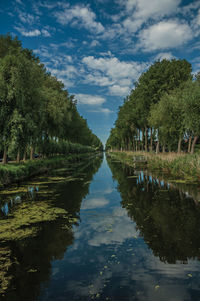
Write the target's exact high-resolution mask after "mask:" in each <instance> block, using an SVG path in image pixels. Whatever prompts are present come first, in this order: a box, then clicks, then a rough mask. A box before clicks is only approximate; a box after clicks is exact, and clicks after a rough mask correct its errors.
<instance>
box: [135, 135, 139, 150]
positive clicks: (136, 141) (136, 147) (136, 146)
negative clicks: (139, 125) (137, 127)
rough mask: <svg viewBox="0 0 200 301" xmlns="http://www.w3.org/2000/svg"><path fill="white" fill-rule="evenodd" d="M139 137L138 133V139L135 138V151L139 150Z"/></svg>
mask: <svg viewBox="0 0 200 301" xmlns="http://www.w3.org/2000/svg"><path fill="white" fill-rule="evenodd" d="M137 139H138V137H137V135H136V140H135V151H136V152H137V151H138V140H137Z"/></svg>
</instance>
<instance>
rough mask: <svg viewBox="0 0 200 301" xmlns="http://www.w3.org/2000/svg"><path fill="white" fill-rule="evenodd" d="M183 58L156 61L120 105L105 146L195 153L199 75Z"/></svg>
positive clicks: (199, 109)
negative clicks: (193, 71) (194, 74)
mask: <svg viewBox="0 0 200 301" xmlns="http://www.w3.org/2000/svg"><path fill="white" fill-rule="evenodd" d="M191 72H192V68H191V65H190V64H189V63H188V62H187V61H186V60H175V59H173V60H170V61H169V60H162V61H157V62H155V63H154V64H153V65H152V66H150V68H149V69H148V70H147V71H146V72H144V73H143V74H142V75H141V76H140V78H139V80H138V82H137V83H136V84H135V88H134V89H133V90H132V91H131V93H130V95H129V96H127V98H126V99H125V101H124V104H123V105H122V106H121V107H119V112H118V117H117V120H116V122H115V126H114V128H112V129H111V132H110V136H109V138H108V140H107V144H106V148H107V149H115V150H133V151H139V150H145V151H156V153H158V152H159V151H161V150H162V151H163V152H165V151H166V150H167V151H177V152H178V153H180V152H181V151H182V150H184V151H185V152H188V153H194V149H195V145H196V143H197V141H198V138H199V136H200V75H199V74H197V75H196V76H195V77H193V76H192V73H191Z"/></svg>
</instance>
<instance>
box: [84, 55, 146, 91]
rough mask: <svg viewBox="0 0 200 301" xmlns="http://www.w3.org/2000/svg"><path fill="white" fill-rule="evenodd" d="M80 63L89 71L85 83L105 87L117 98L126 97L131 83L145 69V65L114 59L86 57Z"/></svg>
mask: <svg viewBox="0 0 200 301" xmlns="http://www.w3.org/2000/svg"><path fill="white" fill-rule="evenodd" d="M82 62H83V63H84V65H86V66H87V68H88V70H89V73H88V74H87V76H86V77H85V82H87V83H92V84H95V85H98V86H101V87H106V86H107V87H108V91H109V93H110V94H111V95H118V96H126V95H127V93H128V92H129V91H130V89H131V88H132V86H133V82H134V81H136V80H137V79H138V77H139V76H140V74H141V72H142V71H144V70H145V68H146V64H142V63H137V62H132V61H131V62H125V61H119V60H118V59H117V58H116V57H101V58H95V57H93V56H88V57H84V58H83V60H82Z"/></svg>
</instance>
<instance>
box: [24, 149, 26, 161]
mask: <svg viewBox="0 0 200 301" xmlns="http://www.w3.org/2000/svg"><path fill="white" fill-rule="evenodd" d="M23 161H24V162H25V161H26V150H25V151H24V156H23Z"/></svg>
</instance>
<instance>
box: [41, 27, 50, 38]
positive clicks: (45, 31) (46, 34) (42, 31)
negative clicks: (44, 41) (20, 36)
mask: <svg viewBox="0 0 200 301" xmlns="http://www.w3.org/2000/svg"><path fill="white" fill-rule="evenodd" d="M41 33H42V35H43V36H44V37H50V36H51V34H50V33H49V32H48V30H46V29H42V30H41Z"/></svg>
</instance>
